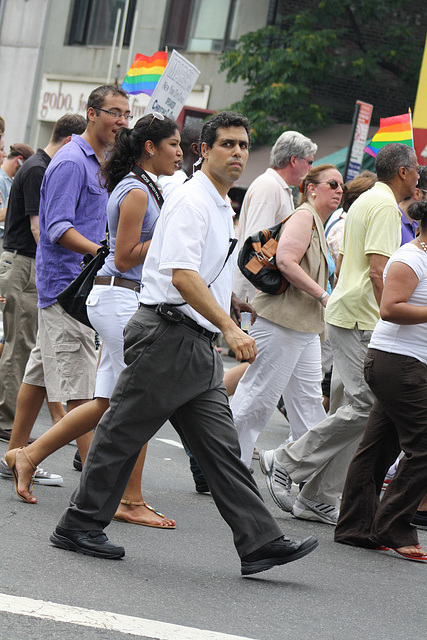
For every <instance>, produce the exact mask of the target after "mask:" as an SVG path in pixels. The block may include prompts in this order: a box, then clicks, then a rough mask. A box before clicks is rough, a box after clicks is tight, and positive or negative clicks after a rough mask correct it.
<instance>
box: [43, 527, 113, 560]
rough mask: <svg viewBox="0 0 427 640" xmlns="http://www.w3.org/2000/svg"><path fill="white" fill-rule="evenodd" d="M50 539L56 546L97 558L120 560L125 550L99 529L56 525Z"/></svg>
mask: <svg viewBox="0 0 427 640" xmlns="http://www.w3.org/2000/svg"><path fill="white" fill-rule="evenodd" d="M50 541H51V542H52V544H53V545H54V546H55V547H59V548H60V549H67V550H68V551H76V552H77V553H84V554H85V555H87V556H96V557H97V558H108V559H109V560H118V559H119V558H123V556H124V555H125V550H124V548H123V547H119V545H117V544H114V542H110V541H109V539H108V538H107V536H106V535H105V533H104V532H103V531H98V530H97V529H96V530H95V529H94V530H92V531H72V530H70V529H63V528H62V527H56V529H55V531H54V532H53V533H52V535H51V536H50Z"/></svg>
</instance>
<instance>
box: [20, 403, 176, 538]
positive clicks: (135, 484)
mask: <svg viewBox="0 0 427 640" xmlns="http://www.w3.org/2000/svg"><path fill="white" fill-rule="evenodd" d="M42 402H43V400H42ZM73 402H76V401H73ZM70 404H71V403H70V402H69V403H68V406H69V405H70ZM109 404H110V403H109V400H108V398H95V399H94V400H90V401H85V402H83V403H81V402H80V403H78V404H77V406H76V407H75V408H74V409H72V410H71V408H70V410H69V412H68V413H66V414H65V416H64V417H63V418H62V420H60V421H59V422H57V423H56V424H55V425H54V426H52V427H51V428H50V429H49V430H48V431H46V433H44V434H43V435H41V436H40V437H39V438H37V440H36V441H35V442H33V443H32V444H30V445H29V446H28V447H26V452H27V454H28V455H29V456H30V459H31V460H32V461H33V463H34V465H36V466H37V465H39V464H40V463H41V462H42V461H43V460H44V459H45V458H47V456H49V455H51V454H52V453H54V452H55V451H57V450H58V449H60V448H61V447H63V446H65V445H66V444H68V443H69V442H71V441H72V440H74V439H76V440H77V441H78V442H79V441H81V440H82V437H83V438H84V437H85V435H86V434H88V433H89V434H90V439H92V433H93V429H94V428H95V427H96V425H97V424H98V422H99V421H100V419H101V417H102V416H103V414H104V413H105V411H106V410H107V409H108V407H109ZM40 406H41V405H40ZM26 442H27V440H25V443H26ZM18 446H21V445H18ZM146 452H147V445H145V446H144V447H143V448H142V450H141V453H140V454H139V457H138V460H137V461H136V464H135V467H134V469H133V471H132V475H131V477H130V478H129V482H128V485H127V487H126V490H125V492H124V494H123V499H124V500H126V501H128V502H143V497H142V493H141V476H142V471H143V468H144V462H145V455H146ZM86 453H87V449H86ZM85 457H86V455H85ZM82 460H83V458H82ZM15 464H16V470H17V473H18V477H19V482H18V491H19V493H20V494H22V495H23V496H25V497H26V498H27V500H29V501H30V502H32V503H35V502H37V498H36V497H35V496H33V495H32V494H31V493H30V492H29V490H28V489H29V486H30V482H31V477H32V473H33V470H32V468H31V466H30V464H29V463H28V460H27V459H26V457H25V455H24V454H23V453H22V451H17V452H16V463H15ZM120 513H121V514H123V515H124V514H125V515H126V518H125V519H126V521H129V522H137V523H139V524H141V523H143V524H147V525H152V526H161V527H173V526H175V520H169V519H166V518H164V517H162V516H159V515H157V514H156V513H154V512H152V511H151V510H150V509H147V507H146V506H144V505H136V506H135V505H128V504H121V505H120ZM129 514H130V515H129Z"/></svg>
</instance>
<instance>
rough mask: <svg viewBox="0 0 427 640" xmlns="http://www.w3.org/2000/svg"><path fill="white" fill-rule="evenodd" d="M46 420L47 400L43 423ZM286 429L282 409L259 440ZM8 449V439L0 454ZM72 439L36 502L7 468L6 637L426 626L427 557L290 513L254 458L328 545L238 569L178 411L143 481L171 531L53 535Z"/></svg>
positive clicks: (0, 633) (1, 558) (408, 630)
mask: <svg viewBox="0 0 427 640" xmlns="http://www.w3.org/2000/svg"><path fill="white" fill-rule="evenodd" d="M227 366H229V364H228V363H227ZM48 423H49V419H48V413H47V411H46V410H43V413H42V414H41V416H40V418H39V420H38V422H37V425H36V427H35V431H34V432H35V434H36V435H37V434H40V433H42V432H43V430H44V428H45V427H46V426H47V425H48ZM286 435H287V429H286V423H285V421H284V419H283V417H282V416H281V415H280V413H279V412H278V411H276V412H275V414H274V416H273V418H272V419H271V420H270V422H269V424H268V427H267V429H266V430H265V431H264V432H263V433H262V434H261V436H260V439H259V444H260V446H261V447H266V448H271V447H273V446H276V445H278V444H280V442H282V441H283V440H284V439H285V437H286ZM6 448H7V445H6V444H5V443H2V442H0V454H1V455H3V454H4V452H5V451H6ZM74 452H75V446H73V445H68V446H66V447H64V448H63V449H62V450H60V451H58V452H57V453H55V454H54V455H53V456H51V457H50V458H49V459H48V460H47V461H45V463H44V465H43V466H44V467H45V468H46V469H48V470H49V471H52V472H57V473H61V474H62V475H63V477H64V486H63V487H62V488H58V487H43V486H38V485H37V486H36V487H35V489H34V493H35V495H37V497H38V499H39V503H38V504H37V505H28V504H24V503H22V502H20V501H19V500H18V499H17V497H16V496H15V494H14V493H13V484H12V482H11V481H6V480H3V479H0V499H1V502H0V531H1V538H0V539H1V549H2V553H1V555H0V562H1V566H0V639H1V640H3V639H4V640H6V638H7V639H8V640H26V639H27V638H32V639H34V638H35V639H43V640H56V639H59V638H61V640H76V638H83V639H84V640H86V639H89V640H98V639H102V640H110V639H111V640H112V639H114V640H125V639H127V638H129V639H130V638H135V637H139V638H158V639H165V640H172V639H173V640H193V639H196V638H197V639H198V640H220V639H223V640H231V639H232V638H236V636H238V637H243V638H250V639H255V640H312V639H313V640H323V639H324V640H420V639H424V638H426V637H427V605H426V600H427V598H426V596H427V588H426V583H427V580H426V571H427V567H426V566H425V565H422V564H417V563H414V562H408V561H405V560H404V559H401V558H396V557H393V556H391V555H390V554H389V553H384V552H376V551H368V550H363V549H355V548H350V547H344V546H342V545H338V544H335V543H334V542H333V528H332V527H331V526H330V525H325V524H320V523H319V524H316V523H308V522H304V521H300V520H296V519H294V518H292V516H290V515H289V514H285V513H283V512H282V511H280V510H279V509H278V508H277V507H276V506H275V505H274V503H273V502H272V500H271V498H270V496H269V494H268V491H267V489H266V486H265V482H264V477H263V476H262V474H261V471H260V469H259V466H258V462H257V461H254V464H253V466H254V473H255V478H256V481H257V483H258V485H259V487H260V489H261V492H262V494H263V496H264V499H265V500H266V502H267V504H268V505H269V507H270V508H271V510H272V512H273V513H274V515H275V516H276V517H277V518H278V520H279V522H280V524H281V525H282V527H283V531H284V532H285V533H286V534H287V535H290V536H292V537H297V538H300V537H304V536H306V535H309V534H314V535H316V536H318V538H319V540H320V545H319V547H318V549H316V551H314V552H313V553H312V554H310V555H309V556H307V557H306V558H304V559H302V560H299V561H296V562H293V563H291V564H289V565H285V566H284V567H277V568H275V569H272V570H271V571H268V572H265V573H262V574H259V575H258V576H254V577H251V578H242V577H241V576H240V565H239V559H238V556H237V554H236V552H235V550H234V547H233V544H232V537H231V533H230V531H229V529H228V527H227V525H226V524H225V523H224V522H223V521H222V519H221V518H220V516H219V514H218V512H217V510H216V507H215V505H214V503H213V500H212V498H211V496H210V495H199V494H197V493H196V492H195V490H194V485H193V481H192V477H191V474H190V471H189V467H188V460H187V457H186V455H185V453H184V451H183V449H182V448H181V447H180V445H179V440H178V437H177V435H176V433H175V431H174V430H173V429H172V427H171V426H170V425H169V424H166V425H165V426H164V427H163V428H162V429H161V430H160V431H159V433H158V434H157V436H156V438H154V439H153V440H152V442H151V443H150V445H149V450H148V456H147V462H146V468H145V470H144V476H143V490H144V497H145V499H146V500H147V502H148V503H149V504H152V505H154V506H155V507H156V508H158V509H159V510H160V511H162V512H163V513H165V514H166V515H167V516H170V517H174V518H175V519H176V520H177V528H176V530H174V531H161V530H157V529H150V528H147V527H138V526H133V525H127V524H122V523H118V522H117V523H116V522H113V523H112V524H111V525H110V526H109V527H108V529H107V533H108V535H109V537H110V538H111V539H112V540H113V541H115V542H117V543H120V544H123V545H124V547H125V549H126V557H125V559H124V560H121V561H107V560H100V559H97V558H91V557H87V556H83V555H78V554H74V553H69V552H65V551H62V550H60V549H56V548H54V547H52V546H51V545H50V543H49V535H50V533H51V532H52V530H53V528H54V527H55V525H56V523H57V521H58V519H59V517H60V515H61V513H62V511H63V510H64V508H65V507H66V505H67V501H68V498H69V496H70V493H71V491H72V489H73V488H74V486H75V485H76V483H77V481H78V478H79V476H78V473H77V472H76V471H74V470H73V468H72V459H73V456H74ZM293 490H294V491H295V493H296V492H297V488H296V487H294V489H293ZM420 540H421V542H422V543H424V545H425V546H427V532H424V531H422V532H420ZM47 602H50V603H54V604H53V605H47V604H46V603H47ZM164 623H168V624H167V625H165V624H164Z"/></svg>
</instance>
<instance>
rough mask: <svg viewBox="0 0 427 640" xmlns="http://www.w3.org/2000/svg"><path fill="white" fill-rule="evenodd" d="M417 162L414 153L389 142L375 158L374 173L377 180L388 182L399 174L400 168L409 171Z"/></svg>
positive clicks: (400, 144)
mask: <svg viewBox="0 0 427 640" xmlns="http://www.w3.org/2000/svg"><path fill="white" fill-rule="evenodd" d="M414 161H415V162H416V161H417V158H416V155H415V151H414V150H413V149H412V147H408V145H406V144H402V143H401V142H391V143H390V144H386V145H385V146H384V147H382V148H381V149H380V150H379V151H378V153H377V157H376V158H375V171H376V173H377V177H378V180H380V181H381V182H389V181H390V180H393V178H395V177H396V176H397V174H398V172H399V169H400V167H405V168H406V169H411V167H413V166H414Z"/></svg>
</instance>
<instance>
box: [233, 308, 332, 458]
mask: <svg viewBox="0 0 427 640" xmlns="http://www.w3.org/2000/svg"><path fill="white" fill-rule="evenodd" d="M249 333H250V335H251V336H252V337H253V338H254V339H255V342H256V345H257V350H258V354H257V357H256V358H255V360H254V362H253V363H252V364H251V365H250V367H248V369H247V370H246V372H245V374H244V376H243V378H242V379H241V380H240V382H239V384H238V385H237V389H236V392H235V394H234V396H233V398H232V400H231V403H230V406H231V410H232V412H233V418H234V424H235V425H236V429H237V433H238V435H239V442H240V448H241V459H242V460H243V462H244V463H245V464H246V465H247V466H250V464H251V460H252V453H253V449H254V445H255V442H256V440H257V438H258V435H259V434H260V433H261V431H262V430H263V429H264V427H265V425H266V424H267V422H268V420H269V419H270V417H271V415H272V413H273V411H274V409H275V407H276V405H277V403H278V401H279V398H280V396H281V395H283V400H284V402H285V407H286V411H287V414H288V420H289V424H290V427H291V437H292V439H293V440H297V439H298V438H300V437H301V436H302V435H303V434H304V433H306V431H307V430H308V429H311V427H314V426H315V425H316V424H318V423H319V422H321V421H322V420H324V418H325V417H326V413H325V410H324V409H323V406H322V386H321V384H322V364H321V350H320V338H319V336H318V335H317V334H315V333H301V332H300V331H294V330H293V329H286V328H285V327H280V326H279V325H277V324H275V323H274V322H270V321H269V320H266V319H265V318H260V317H259V316H258V318H257V319H256V322H255V324H254V325H253V327H252V329H251V330H250V331H249ZM272 446H273V443H272Z"/></svg>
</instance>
